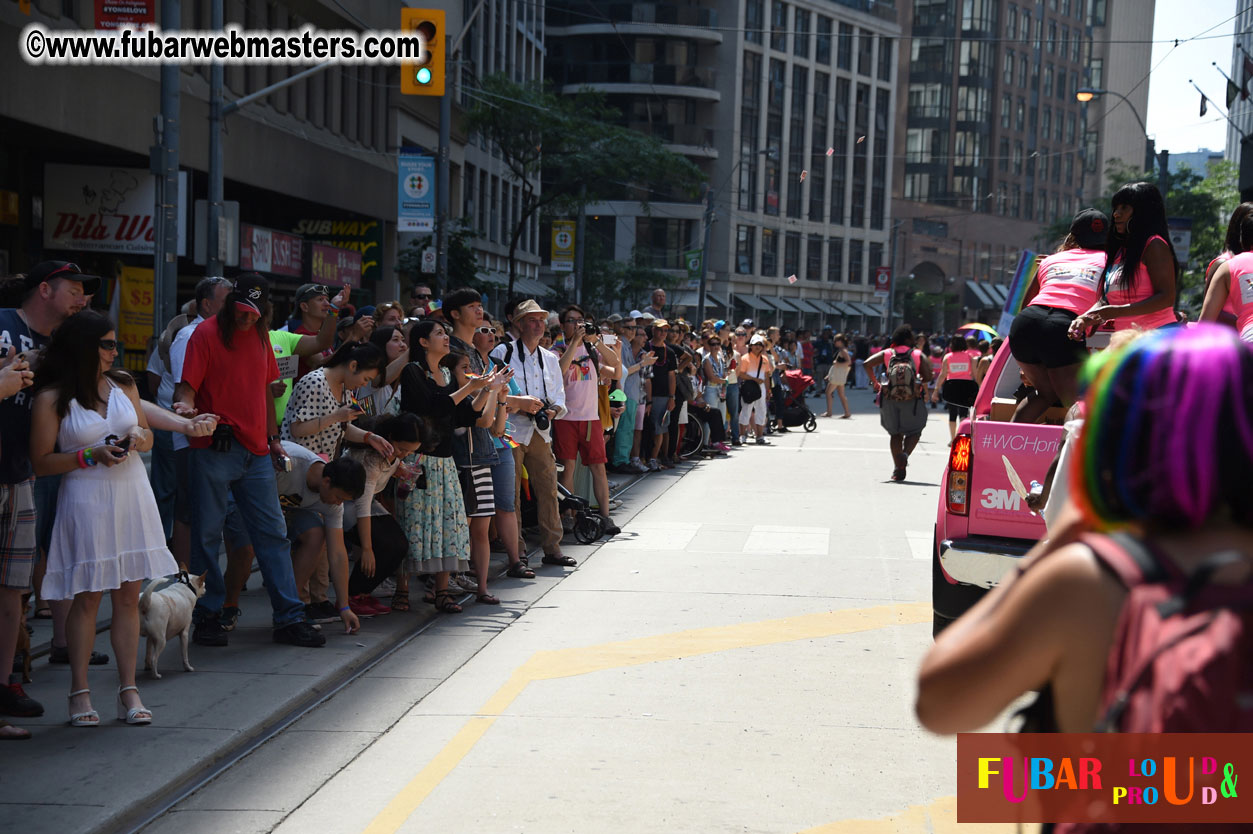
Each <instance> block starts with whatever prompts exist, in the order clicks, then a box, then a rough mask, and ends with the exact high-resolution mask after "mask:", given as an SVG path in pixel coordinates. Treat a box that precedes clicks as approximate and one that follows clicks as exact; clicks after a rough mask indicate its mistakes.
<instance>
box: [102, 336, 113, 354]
mask: <svg viewBox="0 0 1253 834" xmlns="http://www.w3.org/2000/svg"><path fill="white" fill-rule="evenodd" d="M100 349H101V350H111V351H114V352H116V351H117V339H101V340H100Z"/></svg>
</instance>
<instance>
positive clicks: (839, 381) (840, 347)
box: [822, 333, 853, 420]
mask: <svg viewBox="0 0 1253 834" xmlns="http://www.w3.org/2000/svg"><path fill="white" fill-rule="evenodd" d="M832 344H833V353H832V361H831V364H830V366H829V370H828V371H827V413H826V414H823V415H822V416H823V417H831V416H833V415H832V413H831V395H832V394H838V395H839V397H840V405H842V406H844V414H843V415H841V417H840V419H841V420H847V419H849V418H850V417H852V416H853V412H852V411H850V410H849V407H848V397H847V396H845V394H844V386H845V385H846V384H847V383H848V373H849V371H851V370H852V368H853V358H852V356H851V355H850V354H849V352H848V339H846V338H845V337H844V334H843V333H841V334H840V335H838V336H836V337H835V340H834V341H833V343H832Z"/></svg>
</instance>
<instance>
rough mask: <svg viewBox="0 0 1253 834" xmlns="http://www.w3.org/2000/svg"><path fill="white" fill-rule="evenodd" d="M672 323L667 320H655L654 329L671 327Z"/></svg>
mask: <svg viewBox="0 0 1253 834" xmlns="http://www.w3.org/2000/svg"><path fill="white" fill-rule="evenodd" d="M669 326H670V322H668V321H666V320H665V319H653V327H669Z"/></svg>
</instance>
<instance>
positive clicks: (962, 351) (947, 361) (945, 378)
mask: <svg viewBox="0 0 1253 834" xmlns="http://www.w3.org/2000/svg"><path fill="white" fill-rule="evenodd" d="M1064 338H1065V337H1064ZM1067 341H1069V339H1068V338H1067ZM1011 344H1012V342H1011ZM948 348H949V349H948V352H947V353H945V354H944V358H943V359H941V360H940V375H939V377H937V378H936V382H935V391H934V392H932V394H931V401H932V402H939V401H940V400H941V399H943V400H944V401H945V402H948V400H950V399H951V400H953V401H954V402H962V401H964V400H967V399H973V397H974V396H975V395H976V394H977V393H978V392H979V384H978V383H977V382H975V371H974V360H973V359H971V357H970V351H968V350H966V340H965V339H963V338H962V337H961V336H954V337H953V338H952V339H951V340H949V346H948ZM969 416H970V408H969V406H962V405H953V404H951V403H950V404H949V406H948V441H949V445H950V446H951V445H952V443H953V438H955V437H956V436H957V423H958V421H959V420H964V419H966V418H967V417H969Z"/></svg>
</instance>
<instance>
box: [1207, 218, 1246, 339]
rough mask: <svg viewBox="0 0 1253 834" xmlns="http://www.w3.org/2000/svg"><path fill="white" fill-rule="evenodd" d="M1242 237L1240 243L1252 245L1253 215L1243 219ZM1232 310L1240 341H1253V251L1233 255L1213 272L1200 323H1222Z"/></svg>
mask: <svg viewBox="0 0 1253 834" xmlns="http://www.w3.org/2000/svg"><path fill="white" fill-rule="evenodd" d="M1239 236H1240V238H1241V240H1240V241H1238V242H1237V243H1241V242H1247V243H1249V244H1253V212H1251V213H1248V214H1246V215H1245V216H1244V219H1243V221H1242V222H1241V224H1240V230H1239ZM1242 248H1244V247H1242ZM1248 248H1251V249H1253V246H1250V247H1248ZM1229 309H1230V310H1232V311H1233V312H1234V313H1235V317H1236V321H1235V325H1236V330H1237V331H1239V333H1240V338H1241V339H1242V340H1243V341H1246V342H1253V251H1246V252H1241V253H1240V254H1239V255H1233V256H1232V257H1231V258H1230V259H1229V260H1228V261H1226V262H1225V263H1223V264H1221V265H1220V266H1219V267H1218V269H1217V270H1215V271H1214V277H1213V279H1212V280H1211V281H1210V282H1209V288H1208V289H1207V290H1206V291H1205V303H1204V304H1203V305H1202V306H1201V321H1219V319H1220V317H1221V316H1222V315H1223V313H1224V312H1226V311H1227V310H1229Z"/></svg>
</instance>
